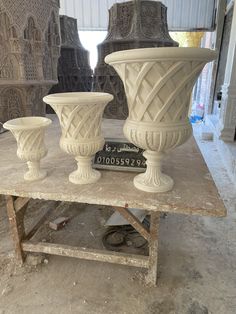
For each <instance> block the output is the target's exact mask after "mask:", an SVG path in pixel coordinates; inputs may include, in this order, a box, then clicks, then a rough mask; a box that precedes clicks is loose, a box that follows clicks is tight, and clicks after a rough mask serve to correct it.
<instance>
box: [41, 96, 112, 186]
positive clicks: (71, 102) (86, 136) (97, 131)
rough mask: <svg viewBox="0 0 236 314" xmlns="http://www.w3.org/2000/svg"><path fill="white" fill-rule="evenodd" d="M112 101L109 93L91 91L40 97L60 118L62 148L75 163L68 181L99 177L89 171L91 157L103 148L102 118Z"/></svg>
mask: <svg viewBox="0 0 236 314" xmlns="http://www.w3.org/2000/svg"><path fill="white" fill-rule="evenodd" d="M112 99H113V96H112V95H110V94H106V93H90V92H89V93H88V92H72V93H58V94H51V95H48V96H45V97H44V98H43V101H44V102H45V103H47V104H49V105H50V106H51V107H52V108H53V109H54V110H55V112H56V114H57V116H58V118H59V121H60V125H61V129H62V136H61V139H60V147H61V149H62V150H64V151H65V152H66V153H68V154H70V155H73V156H74V157H75V159H76V161H77V165H78V168H77V170H76V171H73V172H72V173H71V174H70V175H69V181H70V182H72V183H74V184H89V183H95V182H96V181H97V180H99V178H100V177H101V174H100V172H99V171H97V170H95V169H93V168H92V158H93V156H94V155H95V154H96V152H97V151H99V150H101V149H102V148H103V146H104V143H105V141H104V137H103V135H102V133H101V122H102V115H103V111H104V109H105V107H106V105H107V104H108V102H109V101H111V100H112Z"/></svg>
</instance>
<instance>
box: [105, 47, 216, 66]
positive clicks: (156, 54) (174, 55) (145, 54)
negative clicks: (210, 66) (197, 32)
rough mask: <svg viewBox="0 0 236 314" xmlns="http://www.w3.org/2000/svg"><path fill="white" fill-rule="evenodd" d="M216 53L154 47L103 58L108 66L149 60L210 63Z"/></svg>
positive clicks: (207, 50)
mask: <svg viewBox="0 0 236 314" xmlns="http://www.w3.org/2000/svg"><path fill="white" fill-rule="evenodd" d="M217 56H218V52H217V51H216V50H212V49H208V48H194V47H154V48H139V49H129V50H121V51H116V52H113V53H111V54H109V55H107V56H106V57H105V62H106V63H108V64H113V63H119V62H121V63H122V62H138V61H146V62H148V61H151V60H157V61H159V60H163V61H164V60H172V61H174V60H182V61H185V60H186V61H198V60H199V61H208V62H209V61H212V60H214V59H216V58H217Z"/></svg>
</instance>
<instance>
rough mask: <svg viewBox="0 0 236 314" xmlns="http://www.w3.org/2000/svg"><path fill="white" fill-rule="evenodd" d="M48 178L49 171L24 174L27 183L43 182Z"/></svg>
mask: <svg viewBox="0 0 236 314" xmlns="http://www.w3.org/2000/svg"><path fill="white" fill-rule="evenodd" d="M46 176H47V171H46V170H40V171H37V172H33V173H32V171H28V172H26V173H25V174H24V179H25V180H26V181H37V180H42V179H44V178H45V177H46Z"/></svg>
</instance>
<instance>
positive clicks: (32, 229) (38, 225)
mask: <svg viewBox="0 0 236 314" xmlns="http://www.w3.org/2000/svg"><path fill="white" fill-rule="evenodd" d="M57 207H58V206H57ZM52 209H54V208H52V207H50V208H49V210H47V212H46V213H45V214H44V215H43V216H42V217H41V218H40V219H39V221H38V222H37V223H36V224H35V225H34V226H33V227H32V228H31V229H30V230H29V231H28V233H27V234H26V236H25V240H29V239H31V238H32V237H33V236H34V234H35V233H36V232H37V230H38V229H39V227H40V226H41V225H42V224H43V223H44V222H45V221H46V220H47V218H48V217H49V216H50V214H51V212H52Z"/></svg>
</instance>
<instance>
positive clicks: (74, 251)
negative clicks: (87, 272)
mask: <svg viewBox="0 0 236 314" xmlns="http://www.w3.org/2000/svg"><path fill="white" fill-rule="evenodd" d="M22 248H23V251H25V252H34V253H45V254H52V255H60V256H68V257H75V258H81V259H85V260H93V261H100V262H107V263H114V264H122V265H129V266H135V267H143V268H147V267H148V264H149V263H148V256H143V255H134V254H125V253H118V252H108V251H105V250H95V249H94V250H93V249H87V248H84V247H73V246H69V245H64V244H54V243H46V242H37V243H32V242H29V241H28V242H23V243H22Z"/></svg>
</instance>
